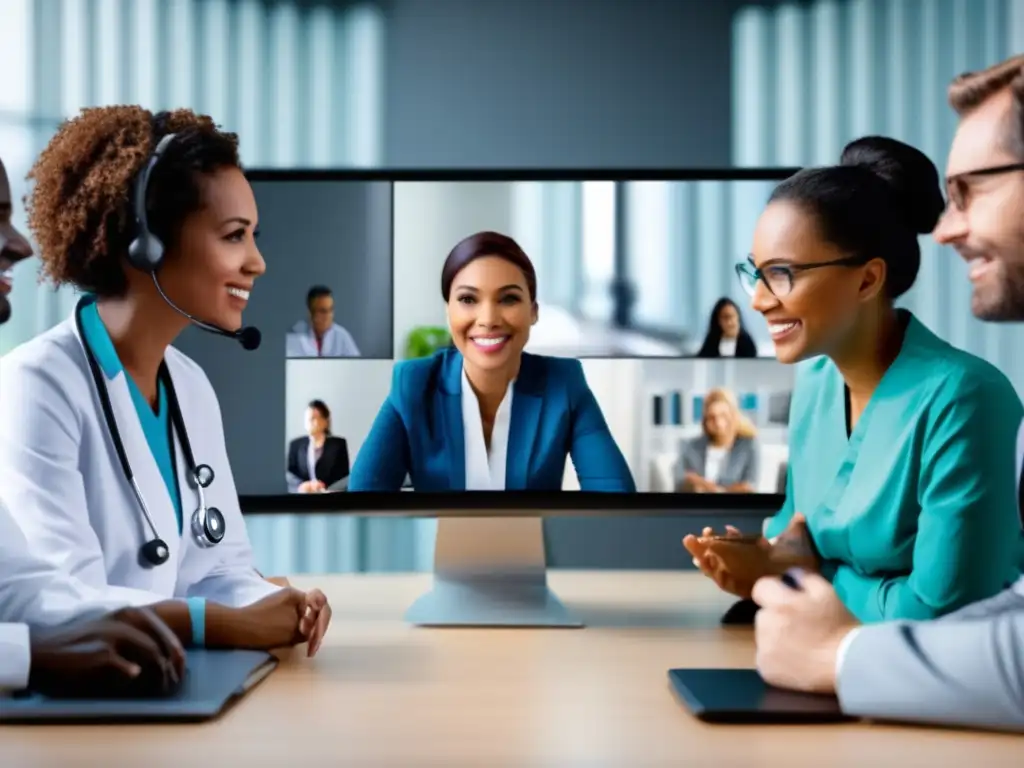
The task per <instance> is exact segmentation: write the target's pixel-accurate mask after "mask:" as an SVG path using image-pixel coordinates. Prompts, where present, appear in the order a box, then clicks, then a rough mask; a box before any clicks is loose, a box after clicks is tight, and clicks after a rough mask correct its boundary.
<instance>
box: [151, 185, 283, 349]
mask: <svg viewBox="0 0 1024 768" xmlns="http://www.w3.org/2000/svg"><path fill="white" fill-rule="evenodd" d="M199 183H200V186H201V189H202V199H203V206H202V208H200V210H198V211H196V212H194V213H192V214H190V215H189V216H188V217H187V218H186V219H185V221H184V223H183V224H182V228H181V232H180V235H179V238H178V240H177V242H176V243H175V246H174V247H173V248H168V252H167V260H166V263H165V264H164V266H163V267H161V269H160V284H161V286H162V287H163V289H164V291H165V292H166V293H167V294H168V295H169V296H171V297H174V300H175V302H176V303H177V304H178V305H179V306H180V307H181V308H182V309H183V310H185V311H186V312H188V313H189V314H192V315H195V316H197V317H202V318H203V319H204V320H205V321H207V322H210V323H214V324H216V325H219V326H221V327H223V328H228V329H232V330H233V329H236V328H239V327H241V325H242V311H243V310H244V309H245V307H246V304H247V303H248V300H249V292H250V291H251V290H252V287H253V283H254V281H255V280H256V278H257V277H259V276H260V275H262V274H263V273H264V272H265V271H266V263H265V262H264V261H263V257H262V256H261V255H260V252H259V249H258V248H257V247H256V241H255V231H256V224H257V211H256V199H255V197H253V193H252V188H251V187H250V186H249V182H248V181H247V180H246V178H245V176H244V175H243V174H242V172H241V171H240V170H239V169H237V168H224V169H221V170H219V171H216V172H214V173H211V174H206V175H203V176H201V177H200V180H199Z"/></svg>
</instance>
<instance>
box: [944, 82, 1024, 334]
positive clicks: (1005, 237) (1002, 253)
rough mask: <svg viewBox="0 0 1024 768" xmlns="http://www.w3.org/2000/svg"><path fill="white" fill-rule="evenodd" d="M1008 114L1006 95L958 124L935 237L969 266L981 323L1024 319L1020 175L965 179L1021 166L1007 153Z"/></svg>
mask: <svg viewBox="0 0 1024 768" xmlns="http://www.w3.org/2000/svg"><path fill="white" fill-rule="evenodd" d="M1010 109H1011V98H1010V91H1009V90H1006V91H1004V92H1003V93H1000V94H997V95H996V96H993V97H992V98H990V99H989V100H988V101H986V102H984V103H983V104H981V106H979V107H978V108H977V109H975V110H974V111H972V112H970V113H969V114H967V115H966V116H964V117H963V119H962V120H961V121H960V125H959V127H958V128H957V131H956V135H955V137H954V139H953V144H952V147H951V148H950V152H949V159H948V161H947V168H946V178H947V179H948V180H949V187H950V200H951V204H950V205H949V207H948V208H947V210H946V213H945V214H944V215H943V217H942V220H941V221H940V222H939V225H938V226H937V227H936V228H935V232H934V236H935V239H936V240H937V241H938V242H939V243H941V244H943V245H950V246H952V247H953V248H955V249H956V251H957V252H958V253H959V254H960V256H961V257H962V258H963V259H964V260H965V261H966V262H967V263H968V265H969V278H970V281H971V285H972V286H973V288H974V291H973V293H972V295H971V311H972V312H973V313H974V315H975V316H976V317H978V318H980V319H982V320H1021V319H1024V169H1021V170H1017V171H1009V172H1006V173H998V174H991V175H974V176H972V175H970V172H971V171H977V170H980V169H984V168H994V167H998V166H1005V165H1012V164H1016V163H1022V162H1024V158H1020V157H1016V156H1014V155H1013V154H1012V153H1011V152H1010V151H1009V150H1008V149H1007V148H1006V144H1007V142H1006V141H1005V138H1006V131H1007V130H1008V126H1007V121H1008V119H1009V118H1010ZM963 174H967V175H963ZM958 201H959V202H960V203H961V206H960V207H958V206H957V204H956V203H957V202H958Z"/></svg>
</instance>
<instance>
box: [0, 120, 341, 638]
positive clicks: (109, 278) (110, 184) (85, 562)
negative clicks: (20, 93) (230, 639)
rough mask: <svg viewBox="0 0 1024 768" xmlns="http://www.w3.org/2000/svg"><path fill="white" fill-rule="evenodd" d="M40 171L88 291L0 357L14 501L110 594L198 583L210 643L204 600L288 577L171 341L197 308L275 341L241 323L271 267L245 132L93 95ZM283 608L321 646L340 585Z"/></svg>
mask: <svg viewBox="0 0 1024 768" xmlns="http://www.w3.org/2000/svg"><path fill="white" fill-rule="evenodd" d="M30 178H31V179H34V181H35V187H34V189H33V191H32V194H31V198H30V199H29V226H30V229H31V230H32V232H33V234H34V236H35V240H36V243H37V245H38V251H39V258H40V259H41V261H42V264H43V271H44V273H45V274H46V275H47V276H48V277H49V278H50V279H51V280H52V282H54V283H55V284H57V285H68V284H70V285H73V286H75V287H76V288H77V289H79V290H80V291H82V292H83V293H84V294H85V296H84V297H83V298H82V299H81V300H80V302H79V304H78V306H77V307H76V309H75V312H74V314H73V316H72V317H70V318H68V319H67V320H66V321H64V322H63V323H61V324H60V325H58V326H56V327H55V328H53V329H51V330H50V331H48V332H46V333H44V334H42V335H40V336H38V337H36V338H35V339H32V340H31V341H29V342H27V343H25V344H23V345H22V346H20V347H18V348H17V349H15V350H14V351H12V352H11V353H10V354H8V355H7V356H5V357H4V359H3V360H2V361H0V425H3V428H2V429H0V499H2V500H3V501H4V502H6V504H7V507H8V509H9V511H10V513H11V515H12V517H13V519H14V520H15V521H16V522H17V524H18V526H19V527H20V528H21V530H22V531H23V532H24V534H25V536H26V538H27V539H28V541H29V544H30V546H31V547H32V549H33V551H34V552H35V553H36V554H38V555H39V556H41V557H43V558H44V559H46V560H47V561H48V562H50V563H51V564H53V565H55V566H57V567H59V568H61V569H62V570H63V571H65V572H67V573H69V574H71V575H74V576H76V577H78V578H79V579H81V580H82V581H83V582H84V583H86V584H88V585H90V586H92V587H99V588H102V589H103V591H104V592H105V594H106V595H107V596H110V597H114V598H117V599H123V600H125V601H126V602H128V603H130V604H132V605H147V604H151V603H155V602H158V601H160V600H165V599H167V598H171V597H180V598H186V599H189V605H190V612H191V618H192V626H193V632H194V634H195V637H194V641H195V642H202V640H203V636H204V633H205V619H204V616H205V614H204V612H203V601H204V600H206V599H209V600H211V601H215V602H218V603H222V604H224V605H227V606H244V605H249V604H252V603H255V602H257V601H259V600H260V599H261V598H264V597H266V596H268V595H270V594H271V593H273V592H275V591H276V590H277V589H278V587H277V586H275V585H273V584H270V583H269V582H267V581H266V580H265V579H263V578H262V577H261V576H260V575H259V574H258V573H257V571H256V570H255V568H254V567H253V558H252V551H251V547H250V544H249V538H248V535H247V534H246V530H245V523H244V520H243V518H242V515H241V511H240V509H239V505H238V495H237V492H236V490H235V485H234V481H233V479H232V474H231V467H230V464H229V462H228V457H227V452H226V448H225V440H224V434H223V424H222V421H221V415H220V407H219V404H218V401H217V396H216V394H215V393H214V391H213V388H212V386H211V385H210V382H209V380H208V379H207V377H206V375H205V374H204V373H203V371H202V369H200V368H199V366H197V365H196V364H195V363H194V362H193V361H192V360H190V359H189V358H188V357H186V356H185V355H183V354H182V353H180V352H178V351H177V350H175V349H174V348H173V347H171V346H170V345H171V343H172V342H173V341H174V339H175V338H176V337H177V336H178V334H179V333H180V332H181V331H182V330H183V329H184V328H185V327H186V326H187V325H188V324H189V323H193V324H195V325H197V326H199V327H201V328H203V329H204V330H207V331H211V332H213V333H217V334H220V335H223V336H227V337H233V338H235V339H237V340H238V341H240V342H241V343H242V345H243V346H244V347H246V348H247V349H252V348H255V346H258V344H259V333H258V331H255V329H241V330H237V331H236V330H231V329H238V328H239V327H240V326H241V323H242V311H243V309H244V308H245V305H246V301H247V300H248V297H249V292H250V291H251V290H252V287H253V283H254V281H255V280H256V278H257V277H259V276H260V275H261V274H263V272H264V270H265V264H264V262H263V259H262V257H261V256H260V253H259V250H258V249H257V248H256V245H255V240H254V238H255V234H256V224H257V210H256V203H255V199H254V197H253V193H252V190H251V188H250V186H249V184H248V182H247V180H246V178H245V176H244V175H243V173H242V171H241V170H240V168H239V159H238V147H237V139H236V137H235V136H234V134H228V133H223V132H221V131H219V130H218V129H217V128H216V126H215V125H214V124H213V122H212V120H210V118H208V117H204V116H198V115H195V114H194V113H192V112H190V111H187V110H179V111H175V112H171V113H167V112H163V113H160V114H158V115H153V114H151V113H149V112H148V111H147V110H144V109H142V108H140V107H131V106H119V107H101V108H97V109H88V110H84V111H83V112H82V114H81V115H80V116H78V117H77V118H75V119H73V120H70V121H68V122H67V123H65V124H64V125H63V126H62V127H61V128H60V130H59V131H58V132H57V134H56V135H55V136H54V138H53V139H52V140H51V142H50V144H49V146H48V147H47V148H46V149H45V150H44V151H43V153H42V155H41V156H40V157H39V159H38V161H37V162H36V164H35V166H34V168H33V169H32V173H31V174H30ZM200 318H201V319H200ZM259 417H260V415H259V414H253V418H259ZM282 606H284V607H282V608H281V611H282V613H281V616H280V618H281V619H282V620H291V619H294V620H295V622H296V625H298V622H299V620H300V619H304V621H305V622H308V621H309V619H310V618H311V617H312V618H314V620H315V625H314V629H313V631H312V632H311V633H310V636H309V650H310V653H313V652H315V651H316V649H317V647H318V646H319V643H320V640H321V639H322V637H323V633H324V632H325V631H326V627H327V624H328V622H329V621H330V607H329V606H328V605H327V601H326V598H325V597H324V596H323V594H322V593H321V592H320V591H319V590H312V591H311V592H309V593H307V594H306V605H305V607H304V609H303V610H299V611H298V615H296V611H295V608H294V607H293V606H290V605H287V601H282ZM288 611H291V614H290V615H289V614H288Z"/></svg>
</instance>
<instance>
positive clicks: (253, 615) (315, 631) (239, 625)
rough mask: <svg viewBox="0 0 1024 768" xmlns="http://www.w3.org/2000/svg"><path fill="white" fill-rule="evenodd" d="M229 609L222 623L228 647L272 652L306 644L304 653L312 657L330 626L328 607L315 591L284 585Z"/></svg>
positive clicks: (325, 599)
mask: <svg viewBox="0 0 1024 768" xmlns="http://www.w3.org/2000/svg"><path fill="white" fill-rule="evenodd" d="M231 610H232V612H233V614H234V615H233V616H231V617H229V619H228V620H227V621H226V622H225V630H226V634H227V638H226V640H227V642H226V643H225V645H227V646H229V647H232V648H250V649H253V650H272V649H275V648H286V647H291V646H295V645H300V644H301V643H306V654H307V656H310V657H312V656H315V655H316V653H317V651H319V650H320V644H321V643H322V642H323V638H324V635H325V634H326V633H327V627H328V626H329V625H330V623H331V606H330V604H329V603H328V602H327V596H326V595H324V593H323V592H321V591H320V590H319V589H311V590H310V591H308V592H303V591H302V590H301V589H295V588H294V587H291V586H285V587H283V588H282V589H279V590H277V591H276V592H273V593H271V594H269V595H267V596H266V597H264V598H263V599H262V600H258V601H257V602H255V603H252V604H251V605H247V606H245V607H243V608H235V609H231Z"/></svg>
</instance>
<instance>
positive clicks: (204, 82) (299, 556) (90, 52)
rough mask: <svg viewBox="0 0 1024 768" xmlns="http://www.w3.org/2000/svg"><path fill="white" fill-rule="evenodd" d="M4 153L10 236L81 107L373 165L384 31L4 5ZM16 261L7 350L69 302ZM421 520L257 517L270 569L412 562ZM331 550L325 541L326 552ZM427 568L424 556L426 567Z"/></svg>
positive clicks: (211, 9) (266, 162)
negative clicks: (113, 109)
mask: <svg viewBox="0 0 1024 768" xmlns="http://www.w3.org/2000/svg"><path fill="white" fill-rule="evenodd" d="M2 7H3V11H2V17H3V23H2V26H3V30H4V41H3V43H2V46H3V48H4V55H3V57H2V58H0V61H3V62H4V65H5V67H4V73H3V74H4V86H3V88H2V89H0V158H2V159H3V161H4V163H5V165H6V166H7V170H8V173H9V176H10V179H11V182H12V187H13V189H12V192H13V195H14V200H15V203H16V205H15V216H14V221H15V226H17V227H18V228H19V229H21V230H22V231H23V232H25V233H26V234H28V233H27V230H26V229H25V217H24V210H23V208H22V206H21V199H22V197H23V195H24V194H25V193H26V192H27V191H28V188H27V186H26V183H25V181H24V177H25V174H26V173H27V172H28V170H29V168H30V167H31V164H32V161H33V159H34V157H35V156H36V155H37V154H38V152H39V151H41V150H42V148H43V147H44V146H45V145H46V143H47V141H48V140H49V138H50V137H51V136H52V135H53V132H54V130H55V129H56V128H57V126H58V125H59V124H60V122H61V121H62V120H63V119H65V118H67V117H69V116H72V115H74V114H76V113H77V112H78V110H79V109H80V108H81V107H85V106H100V105H104V104H117V103H136V104H141V105H143V106H145V107H147V108H149V109H153V110H159V109H167V108H173V107H190V108H192V109H196V110H198V111H201V112H205V113H208V114H210V115H212V116H213V117H214V119H215V120H217V122H219V123H220V124H221V125H222V126H223V127H225V128H226V129H228V130H233V131H236V132H238V133H239V135H240V139H241V151H242V159H243V162H244V163H245V164H246V165H247V166H248V167H264V168H266V167H306V168H309V167H346V166H347V167H352V166H363V167H368V166H374V165H379V164H380V163H381V156H382V138H383V125H382V110H383V55H384V48H383V46H384V34H383V33H384V20H383V15H382V13H381V11H380V10H379V8H377V7H376V5H375V4H374V3H372V2H365V3H359V2H351V3H342V2H323V3H316V2H301V3H299V2H295V3H291V2H273V1H269V2H266V1H264V0H3V2H2ZM37 277H38V262H37V261H35V260H29V261H26V262H25V263H23V264H21V265H19V266H18V268H17V271H16V274H15V288H14V291H13V293H12V296H11V300H12V304H13V306H14V314H13V317H12V319H11V321H10V322H9V323H7V324H6V325H4V326H3V328H2V330H0V354H4V353H6V352H7V351H9V350H10V349H11V348H13V347H14V346H16V345H18V344H20V343H21V342H23V341H26V340H27V339H30V338H32V337H33V336H35V335H37V334H38V333H41V332H43V331H45V330H46V329H48V328H50V327H52V326H53V325H55V324H56V323H58V322H60V321H61V320H63V319H64V318H65V317H67V315H68V314H69V313H70V311H71V309H72V307H73V305H74V300H75V296H74V294H73V292H71V291H70V290H61V291H54V290H52V289H50V288H48V287H45V286H40V285H39V283H38V281H37ZM424 525H425V524H423V523H415V522H411V521H390V520H386V521H362V520H361V521H353V520H339V519H326V518H316V519H314V518H304V517H298V516H295V517H293V516H288V517H283V518H280V519H269V518H250V520H249V530H250V533H251V536H252V539H253V544H254V547H255V549H256V555H257V560H258V563H259V565H260V567H261V568H262V569H263V570H265V571H267V572H274V573H296V572H302V571H321V572H322V571H346V570H363V569H373V568H377V567H383V568H392V567H408V566H409V565H410V564H414V563H415V562H418V561H419V560H422V559H423V556H422V555H421V554H420V553H419V550H417V546H421V548H422V545H418V543H417V542H419V541H420V539H421V538H422V536H421V535H420V531H421V529H422V528H423V527H424ZM325 541H327V542H328V543H329V546H326V547H325V546H324V542H325ZM428 562H429V559H428Z"/></svg>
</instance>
